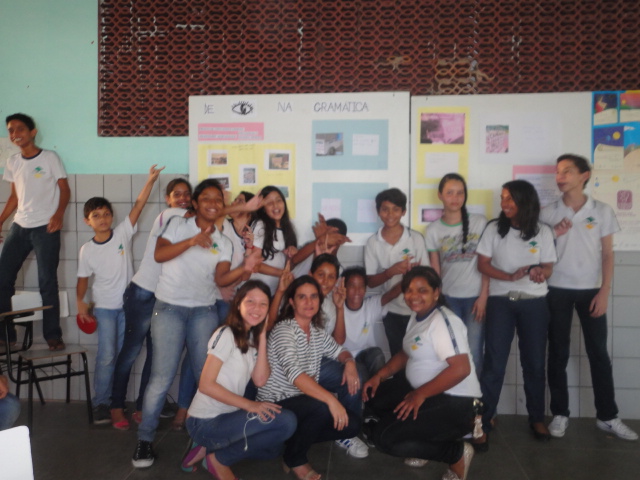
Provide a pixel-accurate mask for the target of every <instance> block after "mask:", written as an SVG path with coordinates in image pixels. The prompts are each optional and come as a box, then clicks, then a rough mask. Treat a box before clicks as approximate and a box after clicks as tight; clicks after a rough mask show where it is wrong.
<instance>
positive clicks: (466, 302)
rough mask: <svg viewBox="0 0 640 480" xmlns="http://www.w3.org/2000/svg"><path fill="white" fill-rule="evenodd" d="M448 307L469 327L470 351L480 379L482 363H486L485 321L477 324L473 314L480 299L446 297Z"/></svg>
mask: <svg viewBox="0 0 640 480" xmlns="http://www.w3.org/2000/svg"><path fill="white" fill-rule="evenodd" d="M445 299H446V300H447V305H449V308H450V309H451V310H452V311H453V313H455V314H456V315H457V316H458V317H460V319H461V320H462V321H463V322H464V324H465V326H466V327H467V341H468V342H469V351H470V352H471V358H473V365H474V366H475V367H476V375H477V376H478V378H480V375H481V374H482V363H483V362H484V320H483V321H482V322H476V319H475V315H474V314H473V312H472V310H473V304H474V303H475V302H476V300H477V299H478V297H471V298H460V297H450V296H448V295H445Z"/></svg>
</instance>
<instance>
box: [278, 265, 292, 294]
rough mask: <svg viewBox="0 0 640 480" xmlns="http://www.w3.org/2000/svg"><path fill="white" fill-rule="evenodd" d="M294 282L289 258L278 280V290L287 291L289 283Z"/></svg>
mask: <svg viewBox="0 0 640 480" xmlns="http://www.w3.org/2000/svg"><path fill="white" fill-rule="evenodd" d="M291 282H293V273H291V262H290V261H289V260H287V263H286V264H285V266H284V268H283V269H282V273H281V274H280V280H279V281H278V291H279V292H282V293H284V292H286V290H287V288H289V285H291Z"/></svg>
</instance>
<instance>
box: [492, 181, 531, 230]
mask: <svg viewBox="0 0 640 480" xmlns="http://www.w3.org/2000/svg"><path fill="white" fill-rule="evenodd" d="M502 188H504V189H506V190H507V191H508V192H509V194H510V195H511V198H512V199H513V202H514V203H515V204H516V207H518V212H517V213H516V217H515V218H514V223H515V224H516V225H518V228H519V229H520V238H522V239H523V240H530V239H532V238H533V237H535V236H536V235H537V234H538V232H539V231H540V226H539V224H538V219H539V218H540V200H539V199H538V192H536V189H535V188H533V185H531V184H530V183H529V182H527V181H526V180H512V181H510V182H507V183H505V184H504V185H502ZM511 227H512V225H511V220H509V219H508V218H507V217H506V215H505V214H504V212H500V216H499V217H498V233H499V234H500V236H501V237H502V238H504V237H505V235H506V234H507V233H509V229H510V228H511Z"/></svg>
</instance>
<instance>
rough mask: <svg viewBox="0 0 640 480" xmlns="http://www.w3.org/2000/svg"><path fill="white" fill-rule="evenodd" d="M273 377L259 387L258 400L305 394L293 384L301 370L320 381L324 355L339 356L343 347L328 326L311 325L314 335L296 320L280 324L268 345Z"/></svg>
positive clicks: (277, 325) (279, 398) (276, 400)
mask: <svg viewBox="0 0 640 480" xmlns="http://www.w3.org/2000/svg"><path fill="white" fill-rule="evenodd" d="M267 352H268V355H269V364H270V366H271V376H270V377H269V380H268V381H267V384H266V385H265V386H264V387H261V388H260V389H258V397H257V400H258V401H262V402H264V401H266V402H278V401H280V400H284V399H287V398H291V397H295V396H298V395H302V392H301V391H300V390H299V389H298V388H297V387H295V386H294V385H293V382H294V380H295V379H296V378H297V377H298V375H300V374H301V373H306V374H307V375H309V376H310V377H311V378H313V379H314V380H315V381H316V382H317V381H318V378H319V377H320V363H321V362H322V357H329V358H332V359H336V358H337V357H338V355H340V353H341V352H342V347H341V346H340V345H339V344H338V343H336V341H335V340H334V339H333V337H332V336H331V335H329V334H328V333H327V332H326V331H325V330H324V329H322V328H317V327H315V326H314V325H313V324H312V325H311V338H310V339H309V341H307V334H306V333H305V332H304V331H303V330H302V329H301V328H300V326H299V325H298V322H296V320H295V319H293V318H290V319H288V320H282V321H280V322H278V323H276V326H275V327H274V329H273V331H272V332H271V334H270V335H269V343H268V345H267Z"/></svg>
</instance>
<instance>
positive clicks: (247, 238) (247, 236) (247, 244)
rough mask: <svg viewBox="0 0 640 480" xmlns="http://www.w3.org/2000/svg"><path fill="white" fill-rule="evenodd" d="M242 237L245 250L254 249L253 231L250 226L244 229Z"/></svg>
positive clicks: (241, 233)
mask: <svg viewBox="0 0 640 480" xmlns="http://www.w3.org/2000/svg"><path fill="white" fill-rule="evenodd" d="M240 236H241V237H242V240H243V241H244V249H245V250H251V249H252V248H253V229H252V228H251V227H250V226H249V225H245V226H244V227H242V231H241V232H240Z"/></svg>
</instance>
